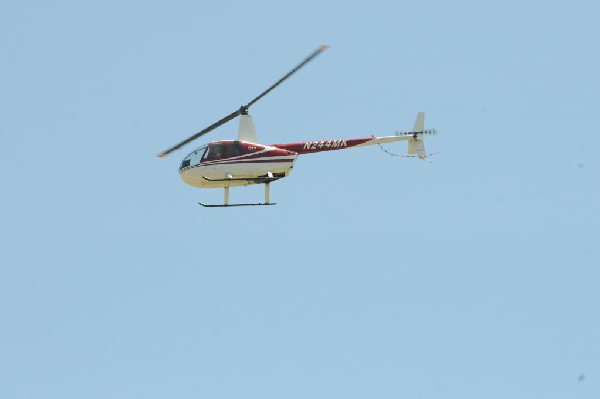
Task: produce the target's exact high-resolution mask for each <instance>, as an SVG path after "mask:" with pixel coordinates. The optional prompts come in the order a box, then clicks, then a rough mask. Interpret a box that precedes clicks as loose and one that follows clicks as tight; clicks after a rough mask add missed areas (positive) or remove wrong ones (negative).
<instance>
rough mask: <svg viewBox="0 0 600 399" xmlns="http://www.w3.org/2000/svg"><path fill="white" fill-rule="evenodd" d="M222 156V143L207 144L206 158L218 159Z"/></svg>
mask: <svg viewBox="0 0 600 399" xmlns="http://www.w3.org/2000/svg"><path fill="white" fill-rule="evenodd" d="M222 156H223V144H221V143H217V144H211V145H210V146H208V153H207V154H206V158H208V159H219V158H221V157H222Z"/></svg>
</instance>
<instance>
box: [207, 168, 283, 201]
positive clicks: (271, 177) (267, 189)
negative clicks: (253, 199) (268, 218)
mask: <svg viewBox="0 0 600 399" xmlns="http://www.w3.org/2000/svg"><path fill="white" fill-rule="evenodd" d="M282 177H284V176H278V175H274V174H273V173H271V172H269V173H268V174H267V175H266V176H261V177H257V178H252V179H245V178H241V179H234V178H232V177H231V175H229V176H228V178H227V179H209V178H207V177H205V176H202V178H203V179H205V180H208V181H236V180H237V181H239V180H244V181H252V182H254V183H263V184H264V185H265V202H263V203H260V202H259V203H256V204H230V203H229V187H223V189H224V190H225V191H224V194H225V198H224V199H223V202H224V203H223V204H216V205H212V204H203V203H202V202H199V204H200V205H202V206H203V207H205V208H228V207H230V206H262V205H275V202H271V201H269V192H270V184H271V182H272V181H275V180H278V179H281V178H282Z"/></svg>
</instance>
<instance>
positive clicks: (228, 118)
mask: <svg viewBox="0 0 600 399" xmlns="http://www.w3.org/2000/svg"><path fill="white" fill-rule="evenodd" d="M242 111H243V107H241V108H240V109H238V110H237V111H235V112H232V113H231V114H229V115H227V116H226V117H225V118H223V119H221V120H220V121H218V122H215V123H213V124H212V125H210V126H209V127H207V128H206V129H204V130H201V131H199V132H198V133H196V134H194V135H193V136H192V137H189V138H187V139H185V140H183V141H182V142H181V143H179V144H176V145H174V146H173V147H171V148H169V149H168V150H166V151H163V152H161V153H160V154H158V155H157V157H159V158H162V157H165V156H167V155H169V154H170V153H172V152H173V151H175V150H177V149H179V148H181V147H183V146H184V145H186V144H187V143H189V142H190V141H194V140H196V139H197V138H198V137H200V136H204V135H205V134H206V133H208V132H210V131H211V130H214V129H216V128H218V127H219V126H221V125H223V124H225V123H227V122H229V121H230V120H232V119H233V118H235V117H237V116H239V115H241V113H242Z"/></svg>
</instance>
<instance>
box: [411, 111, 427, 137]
mask: <svg viewBox="0 0 600 399" xmlns="http://www.w3.org/2000/svg"><path fill="white" fill-rule="evenodd" d="M423 130H425V112H419V113H418V114H417V119H415V125H414V126H413V129H412V131H413V132H422V131H423Z"/></svg>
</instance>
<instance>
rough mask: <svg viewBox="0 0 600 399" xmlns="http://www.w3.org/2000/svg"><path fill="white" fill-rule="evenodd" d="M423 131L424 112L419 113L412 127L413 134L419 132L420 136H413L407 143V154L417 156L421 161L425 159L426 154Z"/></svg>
mask: <svg viewBox="0 0 600 399" xmlns="http://www.w3.org/2000/svg"><path fill="white" fill-rule="evenodd" d="M424 130H425V112H419V113H418V114H417V119H415V124H414V126H413V129H412V131H413V133H414V132H421V134H417V135H415V137H414V138H411V139H410V140H409V141H408V153H409V154H417V156H418V157H419V158H421V159H424V158H427V152H425V142H424V141H423V131H424Z"/></svg>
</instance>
